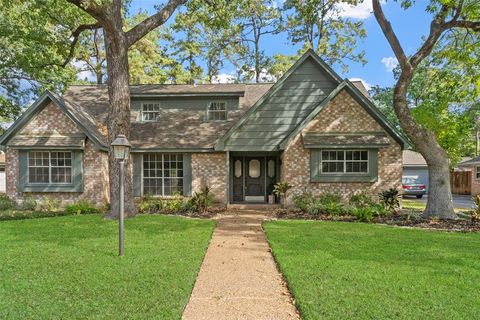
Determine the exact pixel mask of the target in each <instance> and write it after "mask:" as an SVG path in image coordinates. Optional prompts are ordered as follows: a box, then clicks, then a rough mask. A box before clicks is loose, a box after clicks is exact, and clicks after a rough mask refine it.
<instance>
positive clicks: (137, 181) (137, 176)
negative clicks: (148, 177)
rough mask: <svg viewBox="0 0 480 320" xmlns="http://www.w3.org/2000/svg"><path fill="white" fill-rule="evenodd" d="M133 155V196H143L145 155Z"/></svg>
mask: <svg viewBox="0 0 480 320" xmlns="http://www.w3.org/2000/svg"><path fill="white" fill-rule="evenodd" d="M132 156H133V196H134V197H141V196H142V162H143V155H142V154H140V153H134V154H132Z"/></svg>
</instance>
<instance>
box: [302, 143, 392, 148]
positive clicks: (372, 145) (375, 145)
mask: <svg viewBox="0 0 480 320" xmlns="http://www.w3.org/2000/svg"><path fill="white" fill-rule="evenodd" d="M388 146H389V144H346V145H332V144H315V145H305V146H303V147H304V148H305V149H351V148H369V149H375V148H378V149H379V148H386V147H388Z"/></svg>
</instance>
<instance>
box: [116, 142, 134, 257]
mask: <svg viewBox="0 0 480 320" xmlns="http://www.w3.org/2000/svg"><path fill="white" fill-rule="evenodd" d="M111 145H112V147H113V156H114V157H115V159H117V160H119V161H120V215H119V217H118V255H119V256H123V226H124V221H125V161H127V160H128V156H129V154H130V148H131V147H132V145H131V144H130V142H129V141H128V139H127V137H126V136H125V135H123V134H121V135H118V136H117V138H115V140H114V141H113V142H112V144H111Z"/></svg>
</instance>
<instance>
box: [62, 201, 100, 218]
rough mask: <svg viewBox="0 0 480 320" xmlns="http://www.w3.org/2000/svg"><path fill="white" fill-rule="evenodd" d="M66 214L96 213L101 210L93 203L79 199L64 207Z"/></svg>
mask: <svg viewBox="0 0 480 320" xmlns="http://www.w3.org/2000/svg"><path fill="white" fill-rule="evenodd" d="M65 213H66V214H67V215H81V214H98V213H101V210H100V209H99V208H98V207H97V206H95V205H94V204H92V203H90V202H87V201H80V202H77V203H74V204H71V205H68V206H66V207H65Z"/></svg>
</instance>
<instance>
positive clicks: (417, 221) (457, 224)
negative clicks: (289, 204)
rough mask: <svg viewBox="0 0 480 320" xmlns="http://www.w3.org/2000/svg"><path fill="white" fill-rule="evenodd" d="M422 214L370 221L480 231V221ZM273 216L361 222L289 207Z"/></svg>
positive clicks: (402, 225) (350, 217)
mask: <svg viewBox="0 0 480 320" xmlns="http://www.w3.org/2000/svg"><path fill="white" fill-rule="evenodd" d="M420 214H421V213H420V212H419V213H418V214H417V215H413V216H412V215H411V214H406V211H401V212H399V213H397V214H394V215H392V216H389V217H377V218H374V219H373V221H371V222H370V223H375V224H386V225H394V226H400V227H412V228H423V229H435V230H444V231H457V232H480V221H472V220H471V219H468V218H459V219H457V220H439V219H424V218H422V217H421V216H420ZM272 216H273V217H276V218H278V219H297V220H322V221H342V222H359V221H358V219H357V218H356V217H353V216H331V215H326V214H320V215H311V214H308V213H305V212H302V211H298V210H287V209H278V210H275V211H273V212H272Z"/></svg>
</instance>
